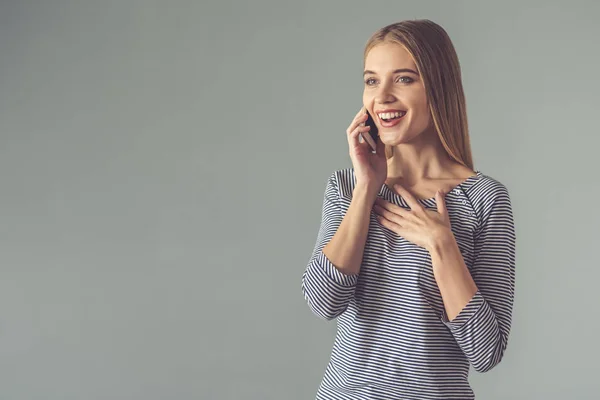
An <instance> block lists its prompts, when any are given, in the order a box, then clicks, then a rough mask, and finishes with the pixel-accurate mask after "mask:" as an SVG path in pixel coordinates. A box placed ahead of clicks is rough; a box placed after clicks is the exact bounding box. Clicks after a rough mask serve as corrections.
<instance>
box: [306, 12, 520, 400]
mask: <svg viewBox="0 0 600 400" xmlns="http://www.w3.org/2000/svg"><path fill="white" fill-rule="evenodd" d="M363 105H364V107H363V108H362V109H361V111H360V112H359V113H358V114H357V115H356V117H355V118H354V120H353V121H352V123H351V124H350V126H349V127H348V129H347V132H346V133H347V138H348V144H349V148H350V158H351V160H352V164H353V168H348V169H341V170H337V171H335V172H333V174H332V175H331V176H330V177H329V180H328V182H327V186H326V189H325V195H324V202H323V212H322V221H321V226H320V229H319V232H318V236H317V243H316V245H315V248H314V252H313V254H312V257H311V258H310V261H309V263H308V266H307V267H306V270H305V271H304V274H303V276H302V291H303V293H304V297H305V299H306V301H307V303H308V305H309V307H310V308H311V310H312V311H313V312H314V313H315V314H316V315H318V316H320V317H322V318H324V319H326V320H332V319H337V335H336V338H335V342H334V345H333V349H332V353H331V358H330V361H329V364H328V365H327V368H326V370H325V375H324V377H323V380H322V382H321V385H320V387H319V390H318V393H317V399H343V400H349V399H363V400H364V399H445V400H448V399H463V400H464V399H473V398H474V397H475V396H474V393H473V391H472V389H471V387H470V385H469V381H468V375H469V366H473V368H474V369H475V370H476V371H479V372H485V371H488V370H490V369H491V368H493V367H494V366H495V365H497V364H498V363H499V362H500V360H501V359H502V356H503V354H504V351H505V349H506V346H507V341H508V336H509V332H510V328H511V316H512V307H513V293H514V284H515V229H514V223H513V214H512V208H511V201H510V197H509V194H508V191H507V189H506V187H505V186H504V185H503V184H502V183H501V182H499V181H498V180H495V179H494V178H492V177H490V176H488V175H485V174H483V173H482V172H481V171H479V170H475V169H474V168H473V161H472V157H471V150H470V144H469V133H468V126H467V116H466V108H465V98H464V93H463V88H462V82H461V73H460V66H459V61H458V57H457V55H456V52H455V49H454V46H453V44H452V42H451V40H450V38H449V37H448V35H447V33H446V32H445V30H444V29H443V28H442V27H440V26H439V25H437V24H435V23H433V22H431V21H429V20H409V21H402V22H399V23H395V24H392V25H389V26H386V27H384V28H382V29H380V30H379V31H377V32H375V33H374V34H373V36H372V37H371V38H370V39H369V41H368V43H367V45H366V48H365V52H364V92H363ZM365 110H366V111H368V112H369V113H370V115H371V116H372V117H373V120H374V122H375V125H376V127H377V128H378V134H379V135H378V137H376V143H373V139H372V138H371V137H370V135H369V133H368V132H369V130H370V127H369V126H368V124H367V125H366V124H365V121H366V120H367V114H366V112H365ZM371 146H373V147H375V149H376V151H375V152H373V151H372V150H371Z"/></svg>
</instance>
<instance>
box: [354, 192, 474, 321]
mask: <svg viewBox="0 0 600 400" xmlns="http://www.w3.org/2000/svg"><path fill="white" fill-rule="evenodd" d="M391 200H392V201H393V200H394V199H391ZM398 205H400V206H402V204H400V203H398ZM425 207H426V208H428V209H435V205H434V204H431V205H426V206H425ZM446 207H447V209H448V214H449V216H450V224H451V228H452V231H453V233H454V237H455V238H456V242H457V244H458V247H459V249H460V252H461V254H462V256H463V259H464V261H465V263H466V265H467V267H468V268H470V266H471V265H472V263H473V259H474V247H475V242H474V233H475V226H476V224H475V221H474V219H473V218H472V217H471V215H470V214H469V213H465V210H464V205H463V204H462V202H460V201H448V202H447V203H446ZM407 299H410V302H407ZM355 300H356V301H357V303H358V304H361V303H364V304H371V305H375V304H378V303H380V304H383V303H386V304H389V303H390V302H391V303H395V304H397V305H398V307H399V308H402V307H409V308H414V307H417V308H418V307H423V308H426V309H428V310H433V311H434V312H435V313H436V314H438V315H441V313H442V310H443V307H444V304H443V300H442V297H441V295H440V292H439V289H438V286H437V282H436V280H435V277H434V274H433V265H432V261H431V255H430V254H429V251H428V250H426V249H425V248H423V247H420V246H418V245H416V244H414V243H412V242H410V241H408V240H407V239H405V238H404V237H401V236H399V235H398V234H397V233H395V232H393V231H391V230H389V229H387V228H385V227H384V226H383V225H381V223H380V222H379V221H377V219H376V218H375V213H374V212H371V215H370V222H369V231H368V235H367V240H366V243H365V248H364V253H363V260H362V264H361V272H360V276H359V280H358V283H357V288H356V291H355Z"/></svg>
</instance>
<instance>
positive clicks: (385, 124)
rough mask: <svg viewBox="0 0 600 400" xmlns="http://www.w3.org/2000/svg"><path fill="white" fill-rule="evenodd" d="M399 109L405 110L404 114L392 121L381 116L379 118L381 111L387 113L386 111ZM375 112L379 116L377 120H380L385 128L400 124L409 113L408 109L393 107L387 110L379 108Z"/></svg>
mask: <svg viewBox="0 0 600 400" xmlns="http://www.w3.org/2000/svg"><path fill="white" fill-rule="evenodd" d="M398 111H400V112H403V113H404V115H403V116H402V117H400V118H396V119H395V120H393V121H391V122H385V121H383V120H382V119H381V118H379V114H380V113H386V112H390V113H391V112H398ZM374 112H375V115H376V116H377V120H378V121H379V124H380V125H381V126H382V127H384V128H391V127H393V126H396V125H398V124H399V123H400V122H402V120H403V119H404V117H406V116H407V115H408V111H406V110H399V109H391V108H388V109H386V110H378V111H374Z"/></svg>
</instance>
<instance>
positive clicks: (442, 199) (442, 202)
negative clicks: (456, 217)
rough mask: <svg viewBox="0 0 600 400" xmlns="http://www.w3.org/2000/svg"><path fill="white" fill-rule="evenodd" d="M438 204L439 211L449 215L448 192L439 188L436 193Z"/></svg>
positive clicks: (445, 215)
mask: <svg viewBox="0 0 600 400" xmlns="http://www.w3.org/2000/svg"><path fill="white" fill-rule="evenodd" d="M435 199H436V202H435V203H436V205H437V210H438V212H439V213H440V214H441V215H443V216H444V218H446V217H447V216H448V209H447V208H446V194H445V193H444V192H443V191H441V190H438V191H437V192H436V194H435Z"/></svg>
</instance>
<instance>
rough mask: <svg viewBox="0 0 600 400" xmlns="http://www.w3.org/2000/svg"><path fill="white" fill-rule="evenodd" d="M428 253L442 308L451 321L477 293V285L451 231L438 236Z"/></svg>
mask: <svg viewBox="0 0 600 400" xmlns="http://www.w3.org/2000/svg"><path fill="white" fill-rule="evenodd" d="M429 253H430V255H431V262H432V266H433V273H434V276H435V280H436V282H437V285H438V288H439V290H440V294H441V296H442V299H443V301H444V308H445V309H446V314H447V316H448V319H449V320H450V321H451V320H453V319H454V318H456V316H457V315H458V314H459V313H460V312H461V310H463V308H464V307H465V306H466V305H467V304H468V303H469V301H470V300H471V299H472V298H473V296H474V295H475V293H477V290H478V289H477V285H476V284H475V282H474V281H473V278H472V277H471V274H470V272H469V270H468V268H467V266H466V265H465V262H464V259H463V256H462V254H461V252H460V249H459V247H458V244H457V243H456V240H455V238H454V235H453V234H452V231H448V232H446V233H445V234H442V235H439V237H438V238H436V239H435V240H434V241H433V243H432V244H431V246H430V248H429Z"/></svg>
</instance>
